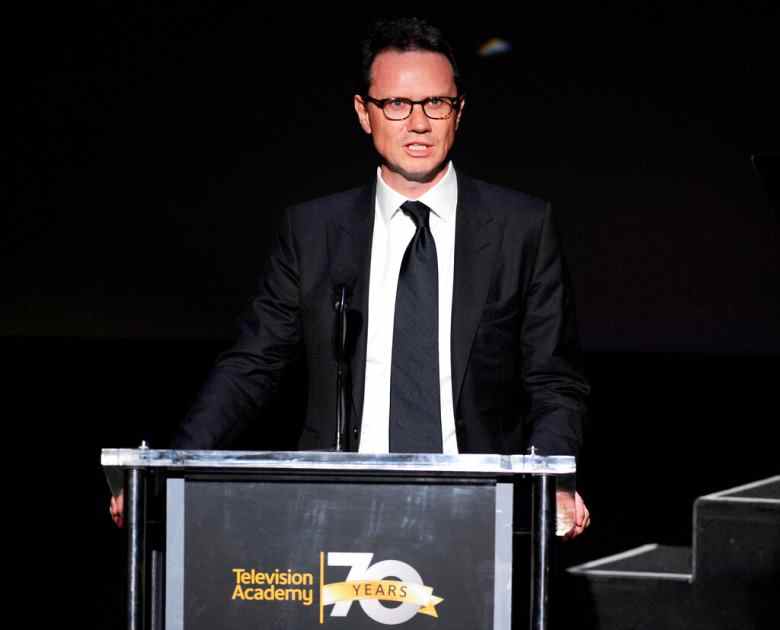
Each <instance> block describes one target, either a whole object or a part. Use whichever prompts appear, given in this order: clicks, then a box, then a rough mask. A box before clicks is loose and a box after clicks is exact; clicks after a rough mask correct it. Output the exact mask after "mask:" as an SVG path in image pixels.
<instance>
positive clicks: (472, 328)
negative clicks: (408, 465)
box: [451, 173, 500, 414]
mask: <svg viewBox="0 0 780 630" xmlns="http://www.w3.org/2000/svg"><path fill="white" fill-rule="evenodd" d="M480 197H481V196H480V194H479V189H478V188H477V186H476V184H475V182H474V181H473V180H472V179H471V178H469V177H466V176H465V175H461V174H460V173H459V174H458V211H457V216H456V224H455V272H454V278H453V296H452V333H451V352H452V403H453V406H454V409H455V412H456V414H457V409H458V400H459V398H460V391H461V387H462V386H463V378H464V376H465V372H466V364H467V363H468V359H469V354H470V352H471V346H472V344H473V341H474V335H475V333H476V330H477V325H478V324H479V319H480V316H481V313H482V307H483V305H484V303H485V298H486V296H487V291H488V287H489V283H490V278H491V276H492V273H491V271H492V266H493V260H494V257H495V251H496V247H497V246H498V243H499V240H500V239H499V235H498V234H497V224H498V221H495V220H494V218H493V216H492V214H491V212H490V209H489V208H486V207H484V206H483V202H482V200H481V198H480Z"/></svg>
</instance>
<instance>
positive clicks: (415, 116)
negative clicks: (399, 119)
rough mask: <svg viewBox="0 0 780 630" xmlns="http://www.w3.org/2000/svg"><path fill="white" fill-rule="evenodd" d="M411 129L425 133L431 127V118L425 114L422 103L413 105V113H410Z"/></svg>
mask: <svg viewBox="0 0 780 630" xmlns="http://www.w3.org/2000/svg"><path fill="white" fill-rule="evenodd" d="M408 120H409V129H411V130H412V131H417V132H419V133H424V132H426V131H430V129H431V119H430V118H428V116H426V115H425V112H424V111H423V107H422V103H415V104H414V105H412V113H411V114H409V119H408Z"/></svg>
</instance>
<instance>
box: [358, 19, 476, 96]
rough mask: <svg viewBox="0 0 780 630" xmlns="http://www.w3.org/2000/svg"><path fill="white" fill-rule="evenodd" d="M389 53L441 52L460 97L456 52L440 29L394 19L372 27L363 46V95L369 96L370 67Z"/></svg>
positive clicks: (425, 24)
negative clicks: (390, 51)
mask: <svg viewBox="0 0 780 630" xmlns="http://www.w3.org/2000/svg"><path fill="white" fill-rule="evenodd" d="M386 50H395V51H398V52H409V51H413V50H427V51H430V52H436V53H441V54H442V55H444V56H445V57H447V59H448V60H449V62H450V65H451V66H452V74H453V77H454V79H455V86H456V87H457V89H458V94H461V90H462V87H463V86H462V85H461V78H460V73H459V72H458V65H457V64H456V63H455V50H454V49H453V47H452V46H451V45H450V43H449V42H448V41H447V40H446V39H445V38H444V34H443V33H442V32H441V30H439V29H438V28H437V27H435V26H433V25H432V24H429V23H428V22H426V21H425V20H421V19H420V18H395V19H392V20H377V21H376V22H374V24H373V26H372V27H371V29H370V31H369V33H368V37H366V39H364V40H363V43H362V45H361V52H362V66H361V73H360V84H359V86H358V89H359V91H360V94H363V95H367V94H368V89H369V87H371V64H373V63H374V59H376V56H377V55H378V54H379V53H381V52H384V51H386Z"/></svg>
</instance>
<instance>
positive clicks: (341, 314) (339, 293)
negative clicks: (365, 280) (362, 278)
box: [333, 284, 349, 451]
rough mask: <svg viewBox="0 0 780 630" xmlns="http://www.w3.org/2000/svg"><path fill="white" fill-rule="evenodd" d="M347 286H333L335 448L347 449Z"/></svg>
mask: <svg viewBox="0 0 780 630" xmlns="http://www.w3.org/2000/svg"><path fill="white" fill-rule="evenodd" d="M347 295H348V288H347V285H346V284H339V285H337V286H336V288H335V302H334V304H333V309H334V310H335V311H336V344H335V345H336V450H337V451H344V450H348V446H347V392H346V389H345V386H344V381H345V374H346V371H347V311H348V309H349V304H348V302H347Z"/></svg>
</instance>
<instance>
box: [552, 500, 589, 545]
mask: <svg viewBox="0 0 780 630" xmlns="http://www.w3.org/2000/svg"><path fill="white" fill-rule="evenodd" d="M555 498H556V503H557V505H556V509H557V510H558V514H559V516H562V517H563V518H566V519H567V520H569V519H571V517H572V512H573V517H574V518H573V521H572V522H573V524H572V527H571V529H570V530H569V531H567V532H566V533H565V534H563V539H564V540H571V539H572V538H575V537H577V536H579V535H580V534H581V533H582V532H584V531H585V528H586V527H588V526H589V525H590V512H589V511H588V507H587V506H586V505H585V502H584V501H583V500H582V497H581V496H580V493H579V492H575V493H574V499H573V500H572V496H571V494H569V493H568V492H558V493H556V497H555ZM567 517H568V518H567Z"/></svg>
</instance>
